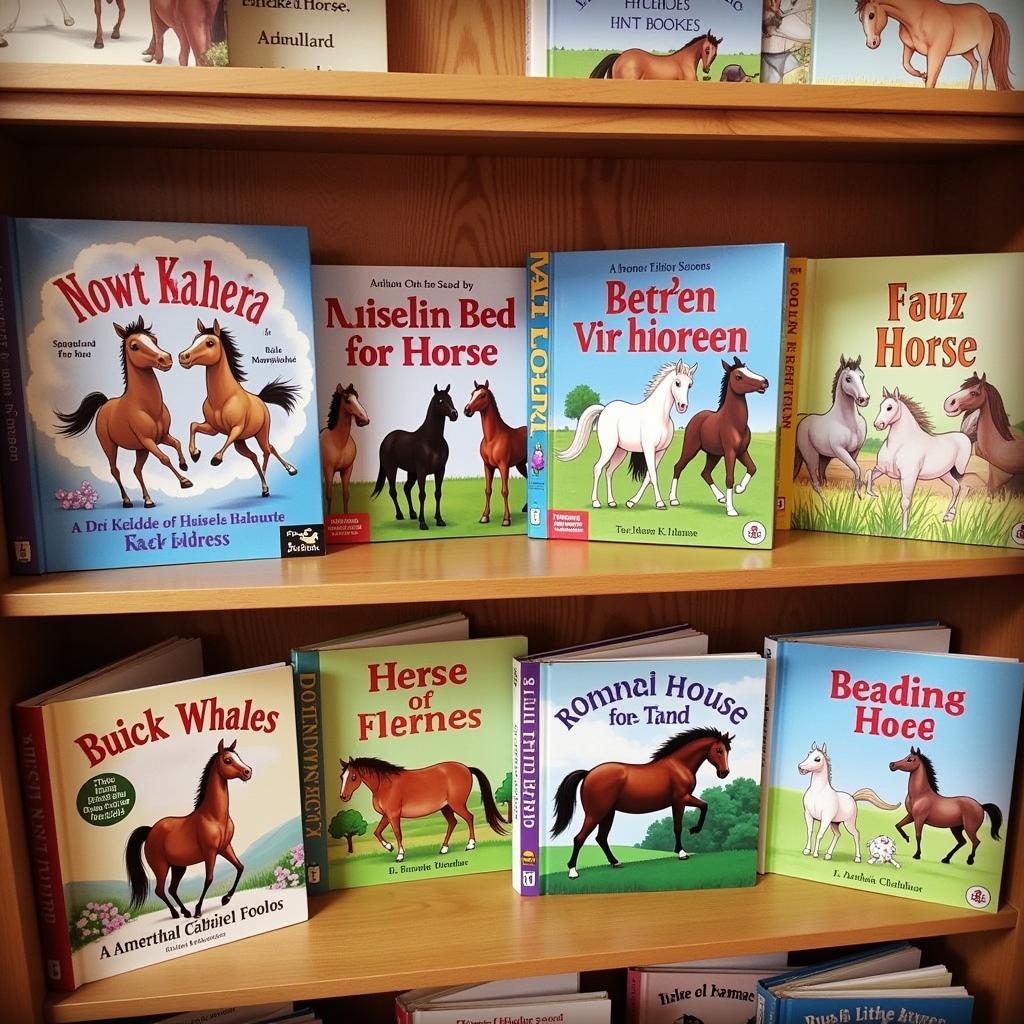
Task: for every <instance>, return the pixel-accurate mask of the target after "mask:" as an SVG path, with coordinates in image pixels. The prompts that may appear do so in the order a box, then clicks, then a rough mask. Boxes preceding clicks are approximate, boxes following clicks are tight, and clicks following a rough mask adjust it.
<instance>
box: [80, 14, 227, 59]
mask: <svg viewBox="0 0 1024 1024" xmlns="http://www.w3.org/2000/svg"><path fill="white" fill-rule="evenodd" d="M96 2H97V4H98V3H99V0H96ZM119 2H120V0H119ZM108 3H109V0H108ZM149 16H150V20H151V21H152V23H153V38H152V39H151V40H150V44H149V47H148V48H147V49H146V50H145V51H144V52H143V59H144V60H146V61H151V62H152V63H154V64H162V63H163V62H164V33H165V32H166V31H167V30H168V29H169V28H170V29H173V30H174V34H175V35H176V36H177V37H178V46H179V51H178V63H179V64H180V65H181V66H182V67H185V66H186V65H187V64H188V58H189V53H191V54H192V59H193V60H194V61H195V63H196V66H197V67H199V66H201V65H205V64H208V63H209V61H208V60H207V59H206V53H207V51H208V50H209V49H210V47H211V46H212V45H213V44H214V43H219V42H223V40H224V39H225V25H224V0H149Z"/></svg>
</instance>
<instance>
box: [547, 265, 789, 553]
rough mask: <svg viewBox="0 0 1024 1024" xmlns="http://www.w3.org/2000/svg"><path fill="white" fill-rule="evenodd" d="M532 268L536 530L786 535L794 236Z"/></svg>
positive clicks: (649, 535) (715, 542)
mask: <svg viewBox="0 0 1024 1024" xmlns="http://www.w3.org/2000/svg"><path fill="white" fill-rule="evenodd" d="M529 268H530V299H529V301H530V309H529V324H528V327H529V344H530V353H529V375H528V385H527V387H528V401H529V424H528V426H529V438H528V442H527V445H528V447H529V449H530V453H531V456H530V480H529V484H528V502H529V526H528V532H529V535H530V536H531V537H538V538H552V539H564V540H609V541H623V542H632V543H650V544H679V545H688V546H697V547H706V546H717V547H740V548H746V547H756V548H769V547H771V546H772V538H773V519H774V515H775V480H774V469H773V467H774V466H775V464H776V450H777V437H776V427H777V424H778V411H779V401H780V399H779V395H780V386H779V378H780V369H781V359H782V355H781V351H782V350H781V339H782V307H783V286H784V279H785V274H786V260H785V248H784V246H781V245H749V246H710V247H705V248H686V249H636V250H617V251H609V252H570V253H533V254H531V256H530V259H529ZM652 474H653V476H652Z"/></svg>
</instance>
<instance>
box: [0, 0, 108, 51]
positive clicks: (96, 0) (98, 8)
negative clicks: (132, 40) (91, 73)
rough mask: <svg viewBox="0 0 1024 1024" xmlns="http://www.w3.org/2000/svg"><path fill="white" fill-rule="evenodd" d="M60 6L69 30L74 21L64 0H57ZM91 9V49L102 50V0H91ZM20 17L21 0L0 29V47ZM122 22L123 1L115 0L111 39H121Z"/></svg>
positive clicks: (17, 1) (16, 3)
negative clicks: (93, 28) (93, 20)
mask: <svg viewBox="0 0 1024 1024" xmlns="http://www.w3.org/2000/svg"><path fill="white" fill-rule="evenodd" d="M113 2H114V0H107V3H108V4H109V3H113ZM57 3H58V4H59V5H60V10H61V14H62V15H63V16H64V25H65V27H66V28H71V27H72V25H74V23H75V19H74V18H73V17H71V13H70V12H69V11H68V8H67V5H66V4H65V3H64V0H57ZM93 9H94V11H95V13H96V39H95V41H94V42H93V44H92V45H93V48H94V49H97V50H102V49H103V4H102V0H93ZM20 16H21V0H15V6H14V17H13V18H11V20H10V22H9V23H8V24H7V25H5V26H4V27H3V28H2V29H0V47H4V46H6V45H7V40H6V38H5V36H6V35H7V34H8V33H10V32H13V31H14V29H15V28H16V27H17V25H18V18H19V17H20ZM123 21H124V0H117V23H116V24H115V25H114V28H113V29H112V30H111V33H110V38H111V39H120V38H121V23H122V22H123Z"/></svg>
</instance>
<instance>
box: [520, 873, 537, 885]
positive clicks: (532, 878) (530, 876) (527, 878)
mask: <svg viewBox="0 0 1024 1024" xmlns="http://www.w3.org/2000/svg"><path fill="white" fill-rule="evenodd" d="M536 884H537V872H536V871H524V872H523V885H536Z"/></svg>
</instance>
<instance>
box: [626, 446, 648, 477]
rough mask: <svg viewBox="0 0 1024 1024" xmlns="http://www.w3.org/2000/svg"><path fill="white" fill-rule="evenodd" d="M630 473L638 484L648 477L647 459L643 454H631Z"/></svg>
mask: <svg viewBox="0 0 1024 1024" xmlns="http://www.w3.org/2000/svg"><path fill="white" fill-rule="evenodd" d="M629 473H630V476H632V477H633V479H634V480H636V481H637V482H638V483H639V482H640V481H641V480H643V479H644V478H645V477H646V476H647V457H646V456H645V455H644V453H643V452H630V453H629Z"/></svg>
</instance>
